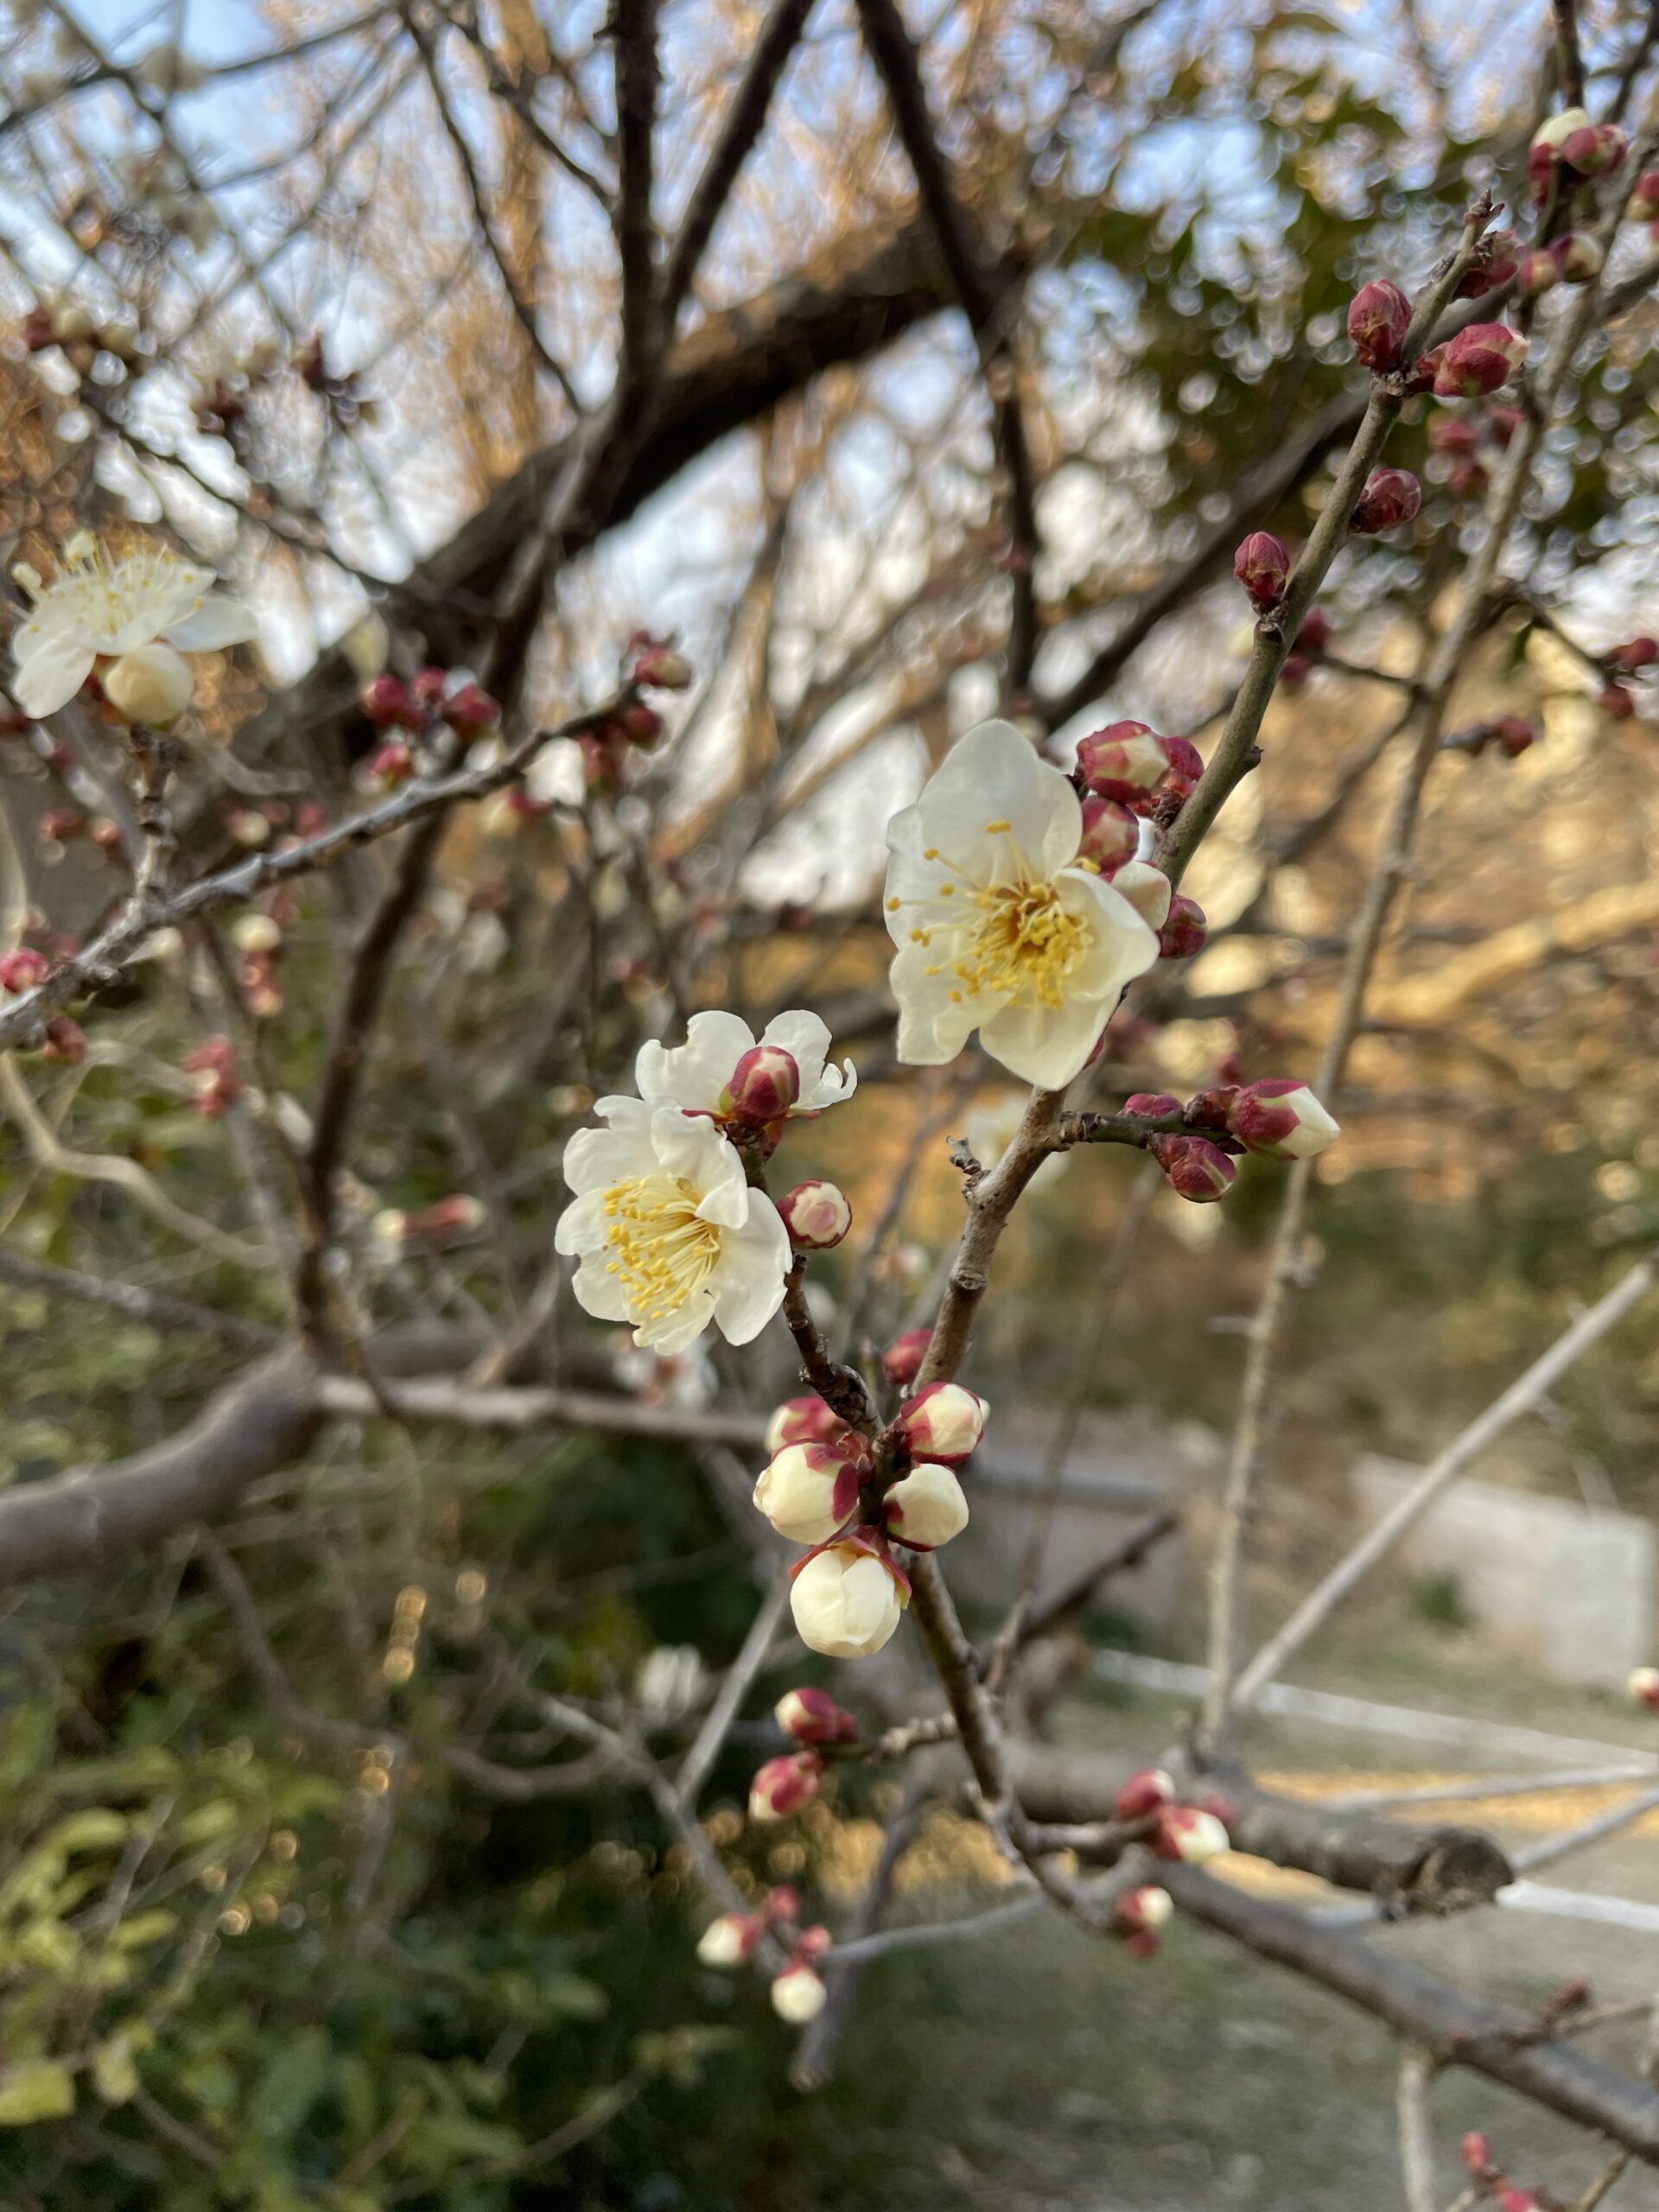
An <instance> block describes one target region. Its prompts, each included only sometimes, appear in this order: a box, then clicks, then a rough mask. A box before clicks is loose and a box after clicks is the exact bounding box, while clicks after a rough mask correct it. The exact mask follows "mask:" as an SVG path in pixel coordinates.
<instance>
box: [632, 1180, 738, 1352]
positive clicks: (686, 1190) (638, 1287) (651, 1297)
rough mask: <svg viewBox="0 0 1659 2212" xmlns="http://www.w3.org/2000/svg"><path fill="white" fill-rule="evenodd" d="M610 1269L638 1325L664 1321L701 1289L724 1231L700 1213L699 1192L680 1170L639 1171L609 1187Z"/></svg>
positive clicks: (707, 1276) (710, 1269)
mask: <svg viewBox="0 0 1659 2212" xmlns="http://www.w3.org/2000/svg"><path fill="white" fill-rule="evenodd" d="M605 1218H606V1221H607V1224H608V1226H607V1229H606V1231H605V1241H606V1243H607V1244H608V1245H609V1247H610V1250H611V1257H610V1259H609V1260H608V1261H607V1262H606V1270H607V1273H608V1274H613V1275H615V1276H616V1277H617V1279H618V1281H619V1282H620V1286H621V1290H622V1295H623V1297H624V1298H625V1299H626V1300H627V1304H628V1318H629V1319H630V1320H631V1321H632V1323H633V1325H634V1326H635V1327H636V1328H639V1327H643V1326H644V1325H645V1324H647V1323H649V1322H652V1321H665V1320H667V1319H669V1317H670V1316H671V1314H675V1313H678V1312H679V1310H680V1308H681V1307H682V1306H683V1305H684V1304H685V1301H686V1300H687V1299H688V1298H690V1296H691V1295H692V1294H693V1293H694V1292H696V1291H698V1290H701V1289H702V1286H703V1284H704V1283H705V1282H707V1281H708V1280H709V1275H710V1274H712V1273H713V1272H714V1267H715V1261H716V1260H718V1259H719V1257H720V1231H719V1230H718V1229H717V1228H715V1224H713V1223H712V1222H709V1221H702V1220H701V1219H699V1217H698V1215H697V1192H696V1190H695V1189H694V1188H693V1187H692V1185H690V1183H688V1182H687V1181H686V1180H685V1179H684V1177H683V1176H680V1175H641V1176H639V1178H638V1179H636V1180H633V1181H632V1182H627V1183H613V1184H612V1185H611V1186H610V1188H609V1189H608V1190H607V1192H605Z"/></svg>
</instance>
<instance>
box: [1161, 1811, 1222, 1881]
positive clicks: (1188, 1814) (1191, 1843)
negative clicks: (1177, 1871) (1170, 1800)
mask: <svg viewBox="0 0 1659 2212" xmlns="http://www.w3.org/2000/svg"><path fill="white" fill-rule="evenodd" d="M1151 1841H1152V1847H1153V1849H1154V1851H1155V1852H1156V1853H1157V1854H1158V1856H1159V1858H1160V1859H1185V1862H1186V1864H1187V1865H1188V1866H1203V1865H1204V1863H1205V1859H1216V1858H1218V1857H1219V1856H1220V1854H1221V1853H1223V1852H1224V1851H1229V1850H1230V1849H1231V1848H1232V1840H1231V1838H1230V1836H1229V1835H1228V1834H1227V1831H1226V1829H1225V1828H1224V1827H1223V1826H1222V1824H1221V1822H1220V1821H1218V1820H1217V1818H1216V1816H1215V1815H1214V1814H1213V1813H1204V1812H1200V1811H1199V1810H1198V1807H1197V1806H1196V1805H1166V1807H1165V1808H1164V1809H1163V1811H1162V1812H1161V1813H1160V1814H1159V1815H1158V1816H1157V1826H1156V1827H1154V1830H1153V1833H1152V1838H1151Z"/></svg>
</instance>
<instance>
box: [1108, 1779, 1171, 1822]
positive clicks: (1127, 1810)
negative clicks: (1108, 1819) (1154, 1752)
mask: <svg viewBox="0 0 1659 2212" xmlns="http://www.w3.org/2000/svg"><path fill="white" fill-rule="evenodd" d="M1174 1796H1175V1784H1174V1783H1173V1782H1172V1781H1171V1780H1170V1778H1169V1777H1168V1776H1167V1775H1166V1773H1165V1772H1164V1770H1163V1769H1162V1767H1160V1766H1143V1767H1142V1768H1141V1771H1140V1773H1139V1774H1132V1775H1131V1776H1130V1777H1129V1778H1128V1781H1127V1782H1126V1783H1124V1784H1123V1786H1122V1789H1120V1790H1119V1791H1118V1793H1117V1795H1116V1797H1114V1798H1113V1800H1112V1812H1113V1815H1114V1816H1115V1817H1116V1819H1118V1820H1120V1821H1144V1820H1145V1819H1146V1817H1147V1814H1148V1813H1155V1812H1157V1811H1158V1809H1159V1808H1160V1806H1164V1805H1167V1804H1170V1803H1172V1802H1173V1799H1174Z"/></svg>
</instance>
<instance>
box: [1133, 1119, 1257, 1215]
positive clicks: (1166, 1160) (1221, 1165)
mask: <svg viewBox="0 0 1659 2212" xmlns="http://www.w3.org/2000/svg"><path fill="white" fill-rule="evenodd" d="M1147 1151H1148V1152H1149V1153H1150V1154H1152V1156H1153V1158H1154V1160H1156V1161H1157V1163H1158V1165H1159V1166H1160V1167H1161V1168H1162V1169H1163V1171H1164V1176H1165V1179H1166V1181H1167V1183H1168V1185H1169V1187H1170V1189H1171V1190H1172V1191H1173V1192H1175V1194H1176V1196H1177V1197H1178V1198H1188V1199H1190V1200H1191V1201H1192V1204H1193V1205H1200V1206H1202V1205H1214V1204H1215V1202H1216V1200H1217V1198H1225V1197H1226V1195H1227V1193H1228V1192H1229V1191H1230V1189H1231V1188H1232V1185H1233V1179H1234V1177H1235V1176H1236V1174H1237V1173H1238V1170H1237V1168H1236V1167H1235V1166H1234V1165H1233V1163H1232V1161H1231V1160H1229V1158H1228V1157H1227V1155H1226V1154H1225V1153H1224V1152H1223V1151H1222V1149H1221V1147H1219V1145H1213V1144H1211V1141H1210V1140H1209V1138H1208V1137H1178V1136H1154V1137H1148V1138H1147Z"/></svg>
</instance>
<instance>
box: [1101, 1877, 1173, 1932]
mask: <svg viewBox="0 0 1659 2212" xmlns="http://www.w3.org/2000/svg"><path fill="white" fill-rule="evenodd" d="M1174 1910H1175V1905H1174V1901H1173V1898H1172V1897H1171V1896H1170V1894H1169V1891H1167V1890H1162V1889H1160V1888H1159V1886H1158V1885H1157V1884H1156V1883H1155V1882H1144V1883H1142V1884H1141V1887H1140V1888H1139V1889H1138V1890H1130V1891H1128V1894H1127V1895H1126V1896H1123V1897H1120V1898H1119V1899H1118V1901H1117V1907H1116V1910H1115V1911H1114V1913H1113V1915H1112V1925H1113V1926H1114V1927H1115V1928H1116V1929H1118V1930H1119V1932H1120V1933H1121V1934H1122V1935H1125V1936H1139V1935H1156V1933H1157V1932H1158V1930H1159V1929H1160V1928H1162V1927H1165V1926H1166V1924H1167V1923H1168V1921H1169V1916H1170V1915H1171V1914H1172V1913H1173V1911H1174Z"/></svg>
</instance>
